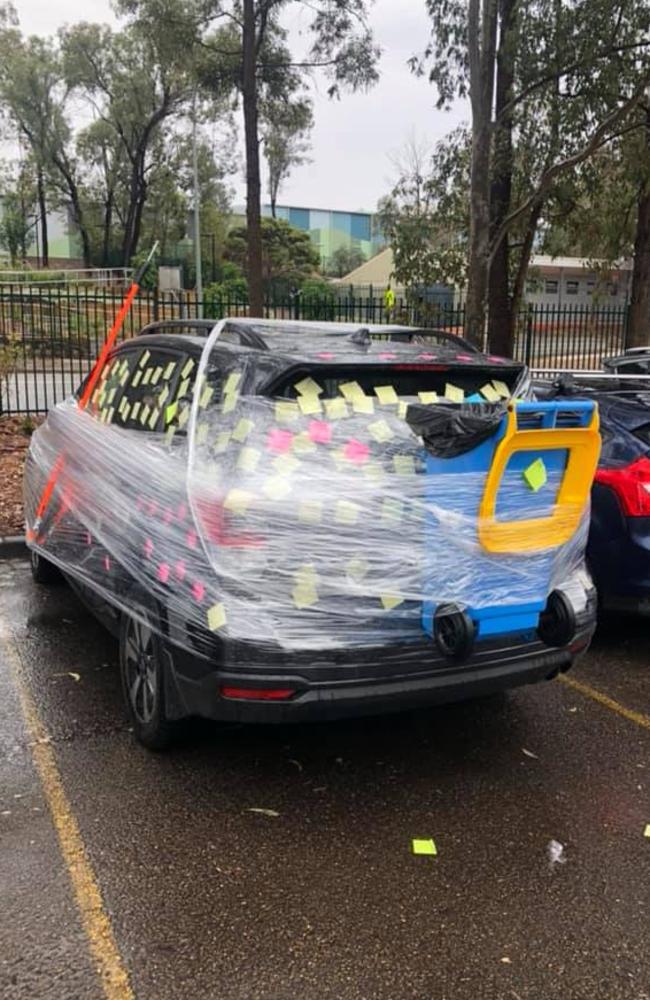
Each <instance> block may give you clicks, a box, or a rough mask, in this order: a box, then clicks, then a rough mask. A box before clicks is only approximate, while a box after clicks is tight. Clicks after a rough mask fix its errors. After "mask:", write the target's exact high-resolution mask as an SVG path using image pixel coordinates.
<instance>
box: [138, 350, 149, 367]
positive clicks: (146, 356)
mask: <svg viewBox="0 0 650 1000" xmlns="http://www.w3.org/2000/svg"><path fill="white" fill-rule="evenodd" d="M150 357H151V351H144V352H143V353H142V355H141V356H140V360H139V361H138V368H144V366H145V365H146V363H147V361H148V360H149V358H150Z"/></svg>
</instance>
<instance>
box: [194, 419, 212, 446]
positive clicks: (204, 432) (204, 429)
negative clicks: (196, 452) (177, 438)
mask: <svg viewBox="0 0 650 1000" xmlns="http://www.w3.org/2000/svg"><path fill="white" fill-rule="evenodd" d="M209 429H210V426H209V424H206V423H202V424H199V426H198V427H197V428H196V443H197V444H205V442H206V441H207V440H208V430H209Z"/></svg>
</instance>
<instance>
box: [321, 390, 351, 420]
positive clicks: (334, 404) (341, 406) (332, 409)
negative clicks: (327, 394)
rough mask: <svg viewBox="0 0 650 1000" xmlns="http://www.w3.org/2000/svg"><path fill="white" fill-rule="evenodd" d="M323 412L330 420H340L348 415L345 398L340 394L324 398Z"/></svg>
mask: <svg viewBox="0 0 650 1000" xmlns="http://www.w3.org/2000/svg"><path fill="white" fill-rule="evenodd" d="M325 412H326V414H327V416H328V417H329V418H330V420H340V419H341V418H342V417H347V416H348V408H347V405H346V402H345V400H344V399H343V398H342V397H341V396H336V397H335V398H334V399H326V400H325Z"/></svg>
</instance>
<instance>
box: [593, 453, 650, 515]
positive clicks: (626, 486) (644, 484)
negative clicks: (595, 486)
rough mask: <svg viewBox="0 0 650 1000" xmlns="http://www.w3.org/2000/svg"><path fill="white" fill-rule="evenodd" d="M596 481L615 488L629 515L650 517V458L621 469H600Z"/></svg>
mask: <svg viewBox="0 0 650 1000" xmlns="http://www.w3.org/2000/svg"><path fill="white" fill-rule="evenodd" d="M596 482H597V483H602V485H603V486H609V487H611V489H613V490H614V492H615V493H616V496H617V497H618V499H619V500H620V502H621V507H622V508H623V512H624V513H625V514H627V516H628V517H650V459H648V458H638V459H637V460H636V462H632V463H631V464H630V465H624V466H622V467H621V468H620V469H598V470H597V472H596Z"/></svg>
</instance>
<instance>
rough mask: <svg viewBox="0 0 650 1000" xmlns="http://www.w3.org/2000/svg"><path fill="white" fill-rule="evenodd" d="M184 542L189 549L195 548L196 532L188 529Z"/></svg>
mask: <svg viewBox="0 0 650 1000" xmlns="http://www.w3.org/2000/svg"><path fill="white" fill-rule="evenodd" d="M185 541H186V542H187V545H188V547H189V548H190V549H195V548H196V531H195V530H194V528H190V530H189V531H188V533H187V534H186V535H185Z"/></svg>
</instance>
